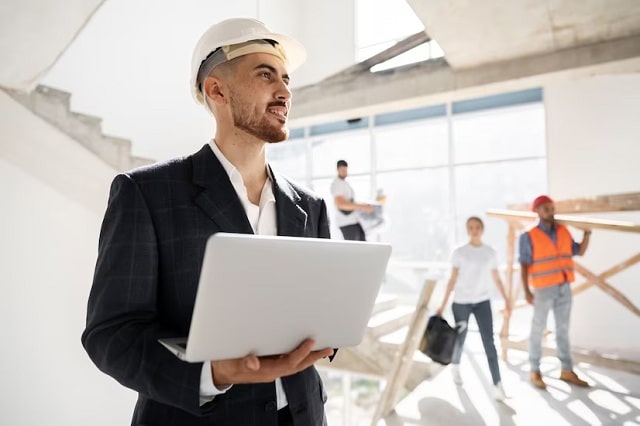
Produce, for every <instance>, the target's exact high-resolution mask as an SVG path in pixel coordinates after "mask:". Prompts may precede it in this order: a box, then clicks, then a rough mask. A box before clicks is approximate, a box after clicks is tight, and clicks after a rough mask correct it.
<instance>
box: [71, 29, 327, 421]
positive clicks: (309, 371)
mask: <svg viewBox="0 0 640 426" xmlns="http://www.w3.org/2000/svg"><path fill="white" fill-rule="evenodd" d="M304 59H305V51H304V48H303V47H302V46H301V45H300V44H299V43H297V42H296V41H295V40H293V39H291V38H289V37H286V36H283V35H280V34H274V33H272V32H270V31H269V30H268V29H267V28H266V27H265V26H264V24H263V23H261V22H259V21H256V20H253V19H229V20H226V21H223V22H220V23H218V24H216V25H214V26H213V27H211V28H210V29H209V30H208V31H207V32H206V33H205V34H204V35H203V36H202V38H201V39H200V41H199V42H198V44H197V46H196V48H195V51H194V54H193V62H192V79H191V91H192V93H193V95H194V97H195V99H196V100H197V101H198V102H199V103H201V104H203V106H204V107H205V108H206V109H207V110H208V111H210V112H211V113H212V114H213V116H214V117H215V121H216V132H215V137H214V138H213V139H212V140H211V141H209V142H208V143H207V144H205V145H204V147H203V148H202V149H201V150H200V151H199V152H197V153H195V154H193V155H190V156H187V157H184V158H180V159H176V160H173V161H169V162H166V163H162V164H156V165H152V166H148V167H143V168H140V169H136V170H133V171H130V172H128V173H123V174H120V175H118V176H117V177H116V178H115V179H114V181H113V183H112V187H111V193H110V196H109V203H108V206H107V211H106V214H105V218H104V222H103V225H102V230H101V233H100V243H99V253H98V260H97V263H96V270H95V275H94V281H93V287H92V290H91V294H90V297H89V304H88V313H87V326H86V329H85V331H84V333H83V335H82V343H83V345H84V347H85V349H86V350H87V352H88V354H89V356H90V357H91V359H92V360H93V361H94V362H95V363H96V365H97V366H98V367H99V368H100V369H101V370H102V371H104V372H105V373H107V374H109V375H111V376H112V377H114V378H115V379H116V380H118V381H119V382H120V383H122V384H123V385H125V386H127V387H129V388H131V389H134V390H135V391H137V392H138V395H139V396H138V402H137V405H136V408H135V412H134V415H133V421H132V424H136V425H138V424H139V425H142V424H144V425H176V426H178V425H179V426H188V425H234V426H235V425H260V426H265V425H266V426H268V425H274V426H275V425H292V424H295V425H324V424H326V418H325V413H324V402H325V401H326V393H325V392H324V388H323V385H322V381H321V379H320V377H319V375H318V373H317V371H316V370H315V368H314V367H313V364H314V363H315V362H316V361H317V360H319V359H320V358H323V357H327V356H331V355H332V353H333V350H332V349H324V350H317V351H312V350H311V349H312V348H313V345H314V342H313V341H312V340H306V341H304V342H301V344H300V346H299V347H298V348H297V349H295V350H294V351H292V352H291V353H288V354H283V355H282V356H280V357H266V358H263V357H256V356H253V355H248V356H246V357H245V358H241V359H235V360H227V361H217V362H205V363H193V364H191V363H186V362H182V361H180V360H179V359H178V358H177V357H175V356H174V355H173V354H171V353H170V352H169V351H167V350H166V349H165V348H164V347H163V346H162V345H160V344H159V343H158V342H157V340H158V339H159V338H164V337H171V336H180V335H187V334H188V330H189V325H190V319H191V312H192V309H193V303H194V299H195V294H196V288H197V284H198V278H199V273H200V266H201V261H202V258H203V253H204V249H205V243H206V241H207V239H208V238H209V237H210V236H211V235H212V234H214V233H216V232H233V233H256V234H266V235H288V236H303V237H320V238H329V225H328V220H327V212H326V207H325V203H324V201H323V200H322V199H321V198H319V197H318V196H316V195H315V194H313V193H310V192H309V191H307V190H304V189H302V188H301V187H300V186H298V185H296V184H295V183H293V182H291V181H289V180H287V179H285V178H284V177H282V176H280V175H278V174H277V173H276V171H274V170H272V169H271V168H270V167H269V165H268V164H267V162H266V158H265V144H266V143H275V142H280V141H283V140H285V139H286V138H287V137H288V133H289V130H288V128H287V116H288V114H289V110H290V108H291V91H290V90H289V87H288V84H289V73H290V72H291V71H292V70H293V69H294V68H296V67H297V66H299V65H300V64H301V63H302V62H303V61H304ZM251 261H252V259H251V258H249V257H247V259H245V264H246V266H247V267H250V265H251ZM255 320H256V324H259V322H260V318H256V319H255ZM229 321H233V318H229Z"/></svg>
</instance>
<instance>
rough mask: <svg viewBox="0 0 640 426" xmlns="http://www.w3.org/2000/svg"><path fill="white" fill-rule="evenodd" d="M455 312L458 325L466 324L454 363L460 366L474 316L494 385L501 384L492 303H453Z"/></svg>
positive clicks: (456, 350) (454, 316) (452, 306)
mask: <svg viewBox="0 0 640 426" xmlns="http://www.w3.org/2000/svg"><path fill="white" fill-rule="evenodd" d="M451 310H452V311H453V318H454V319H455V321H456V324H458V323H465V324H464V326H463V327H464V329H463V330H462V331H461V332H460V333H459V334H458V340H457V342H456V349H455V350H454V352H453V363H454V364H460V357H461V356H462V347H463V346H464V341H465V338H466V337H467V324H466V323H467V322H468V321H469V317H470V316H471V314H473V316H474V317H476V322H477V323H478V328H479V329H480V336H481V337H482V346H484V352H485V354H486V355H487V362H488V363H489V371H491V379H492V380H493V384H494V385H497V384H498V383H500V367H499V366H498V353H497V352H496V346H495V345H494V343H493V315H492V313H491V303H490V302H489V301H488V300H485V301H484V302H480V303H453V304H452V305H451Z"/></svg>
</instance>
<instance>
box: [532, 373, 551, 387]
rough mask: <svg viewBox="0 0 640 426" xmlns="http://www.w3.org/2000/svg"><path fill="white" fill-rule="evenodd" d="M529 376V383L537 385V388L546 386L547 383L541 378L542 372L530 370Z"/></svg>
mask: <svg viewBox="0 0 640 426" xmlns="http://www.w3.org/2000/svg"><path fill="white" fill-rule="evenodd" d="M529 378H530V379H531V383H532V384H533V386H535V387H537V388H538V389H546V388H547V384H546V383H545V382H544V381H543V380H542V374H540V372H539V371H534V372H532V373H531V376H530V377H529Z"/></svg>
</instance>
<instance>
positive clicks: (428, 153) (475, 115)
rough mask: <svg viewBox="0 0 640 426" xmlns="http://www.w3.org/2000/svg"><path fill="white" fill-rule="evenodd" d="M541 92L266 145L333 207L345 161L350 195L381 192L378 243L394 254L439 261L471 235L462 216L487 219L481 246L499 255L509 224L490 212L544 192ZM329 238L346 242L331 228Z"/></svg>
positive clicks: (321, 127)
mask: <svg viewBox="0 0 640 426" xmlns="http://www.w3.org/2000/svg"><path fill="white" fill-rule="evenodd" d="M541 100H542V92H541V90H539V89H534V90H525V91H521V92H514V93H507V94H501V95H495V96H491V97H487V98H480V99H470V100H464V101H459V102H453V103H450V104H441V105H432V106H425V107H421V108H417V109H413V110H407V111H395V112H389V113H385V114H380V115H376V116H370V117H362V119H361V120H350V121H345V122H336V123H328V124H327V123H324V124H318V125H316V126H312V127H309V128H307V129H296V130H297V131H296V134H297V135H304V134H306V135H308V136H307V137H301V138H298V139H296V140H291V141H288V142H286V143H282V144H275V145H270V146H269V148H268V158H269V161H270V163H271V164H272V166H273V167H274V168H278V169H279V170H281V171H282V172H283V173H284V174H286V175H288V176H290V177H292V178H294V179H298V180H300V181H301V183H304V184H306V185H307V186H309V187H310V188H312V189H313V190H314V191H315V192H317V193H318V194H320V195H321V196H323V197H324V198H325V199H326V202H327V206H328V208H329V215H330V217H333V215H334V214H335V208H334V206H333V197H332V196H331V193H330V186H331V182H332V181H333V179H335V177H336V161H337V160H340V159H344V160H347V162H348V163H349V177H348V178H347V179H348V181H349V182H350V184H351V185H352V187H353V188H354V191H355V197H356V201H368V200H371V199H372V198H374V197H375V196H376V194H378V193H384V194H385V195H386V202H385V206H384V211H385V214H386V216H387V218H388V223H387V226H386V228H385V229H384V231H383V232H382V234H377V235H375V239H376V240H383V241H388V242H390V243H391V244H392V245H393V254H392V257H393V259H394V260H397V261H403V262H405V263H404V264H405V265H406V264H408V263H411V262H436V263H437V262H443V263H446V262H447V261H448V259H449V254H450V252H451V250H452V249H453V247H454V246H456V245H458V244H461V243H464V242H465V241H467V235H466V230H465V220H466V218H468V217H469V216H472V215H474V216H480V217H481V218H483V219H484V220H485V224H486V230H485V238H484V239H485V242H487V243H488V244H491V245H493V246H494V247H495V248H496V249H497V250H498V253H499V257H500V259H501V260H502V261H504V253H505V249H506V247H505V245H506V239H505V237H506V224H505V223H504V221H502V220H499V219H493V218H488V217H487V216H486V211H487V210H488V209H490V208H506V207H507V206H508V205H509V204H512V203H523V202H527V201H529V200H531V199H532V198H534V197H535V196H536V195H538V194H540V193H544V192H546V188H547V172H546V149H545V148H546V146H545V122H544V107H543V104H542V102H541ZM332 237H334V238H342V236H341V234H340V232H339V230H338V229H337V228H335V226H334V227H333V228H332Z"/></svg>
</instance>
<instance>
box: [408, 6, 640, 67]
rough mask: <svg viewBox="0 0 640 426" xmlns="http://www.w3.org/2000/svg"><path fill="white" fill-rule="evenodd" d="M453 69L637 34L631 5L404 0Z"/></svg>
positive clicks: (638, 12)
mask: <svg viewBox="0 0 640 426" xmlns="http://www.w3.org/2000/svg"><path fill="white" fill-rule="evenodd" d="M407 1H408V3H409V5H410V6H411V7H412V9H413V11H414V12H415V13H416V15H417V16H418V18H420V20H421V21H422V22H423V23H424V27H425V29H426V32H427V34H429V36H431V37H432V38H433V39H435V40H437V41H438V43H439V44H440V46H441V47H442V48H443V50H444V52H445V56H446V58H447V62H448V63H449V64H450V65H451V66H452V67H453V68H455V69H460V68H471V67H475V66H478V65H483V64H488V63H493V62H502V61H506V60H509V59H515V58H522V57H525V56H531V55H539V54H542V53H550V52H556V51H559V50H563V49H571V48H574V47H579V46H585V45H590V44H596V43H600V42H606V41H609V40H615V39H619V38H625V37H630V36H633V35H637V34H640V1H637V0H518V1H500V0H492V1H473V0H450V1H423V0H407Z"/></svg>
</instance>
